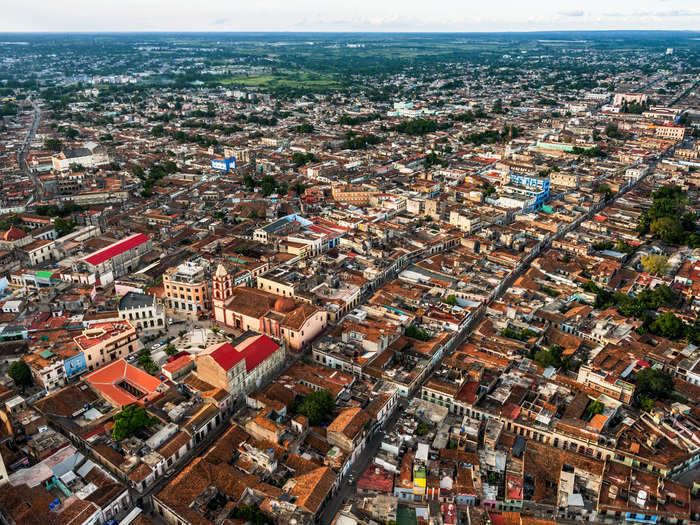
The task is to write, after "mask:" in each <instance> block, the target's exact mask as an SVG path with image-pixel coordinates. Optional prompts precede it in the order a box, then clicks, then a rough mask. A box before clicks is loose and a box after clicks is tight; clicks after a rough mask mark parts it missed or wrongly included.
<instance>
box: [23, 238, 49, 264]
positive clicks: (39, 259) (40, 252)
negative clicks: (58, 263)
mask: <svg viewBox="0 0 700 525" xmlns="http://www.w3.org/2000/svg"><path fill="white" fill-rule="evenodd" d="M53 248H54V241H50V240H48V239H37V240H35V241H33V242H31V243H30V244H27V245H26V246H23V247H22V251H24V253H26V254H27V257H28V258H29V263H30V264H31V265H32V266H37V265H39V264H41V263H44V262H47V261H50V260H51V259H53Z"/></svg>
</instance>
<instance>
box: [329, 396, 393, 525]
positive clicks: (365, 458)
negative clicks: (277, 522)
mask: <svg viewBox="0 0 700 525" xmlns="http://www.w3.org/2000/svg"><path fill="white" fill-rule="evenodd" d="M403 408H404V406H403V405H402V404H401V403H399V404H398V405H397V406H396V408H395V409H394V412H393V414H392V415H391V417H389V418H388V419H387V420H386V421H385V422H384V425H382V427H381V428H377V429H376V431H375V433H374V435H373V436H372V437H371V438H370V439H369V442H368V443H367V445H366V446H365V449H364V450H363V451H362V453H361V454H360V456H359V459H358V460H357V461H355V463H353V465H352V467H350V468H349V469H348V472H347V473H346V475H345V479H344V480H343V481H342V482H341V483H340V485H339V487H338V489H337V490H336V492H335V494H334V495H333V496H332V497H331V499H330V500H329V501H328V502H327V503H326V505H325V506H324V508H323V512H321V515H320V516H319V518H318V521H319V522H320V523H322V524H324V525H326V524H329V523H331V522H332V521H333V518H334V517H335V515H336V514H337V513H338V512H339V511H340V509H341V507H342V506H343V502H344V501H345V500H346V499H347V498H348V497H350V496H352V494H353V493H354V492H355V484H354V483H352V484H351V483H348V476H349V475H351V474H352V476H353V477H354V478H355V480H357V479H358V478H359V477H360V475H361V474H362V473H363V472H364V471H365V470H366V469H367V467H368V466H369V465H370V463H371V461H372V460H373V459H374V457H375V456H376V455H377V452H378V451H379V447H380V446H381V444H382V439H384V436H385V434H386V430H387V429H391V428H393V426H394V425H395V424H396V420H397V419H398V418H399V414H401V412H402V411H403Z"/></svg>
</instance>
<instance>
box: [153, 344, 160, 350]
mask: <svg viewBox="0 0 700 525" xmlns="http://www.w3.org/2000/svg"><path fill="white" fill-rule="evenodd" d="M159 348H160V343H156V344H154V345H153V346H152V347H151V350H158V349H159Z"/></svg>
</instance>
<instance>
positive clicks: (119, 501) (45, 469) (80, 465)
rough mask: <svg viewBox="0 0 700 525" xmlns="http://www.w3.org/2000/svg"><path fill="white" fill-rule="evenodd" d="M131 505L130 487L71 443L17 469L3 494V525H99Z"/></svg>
mask: <svg viewBox="0 0 700 525" xmlns="http://www.w3.org/2000/svg"><path fill="white" fill-rule="evenodd" d="M132 507H133V503H132V501H131V497H130V496H129V490H128V489H127V487H126V486H125V485H123V484H122V483H120V482H119V481H117V480H116V479H114V478H113V477H112V476H111V475H110V474H109V473H108V472H107V471H105V470H103V469H102V468H101V467H99V466H97V465H96V464H95V463H94V462H92V461H91V460H90V459H88V458H86V457H85V456H84V455H83V454H81V453H80V452H78V451H77V450H76V448H75V447H73V446H72V445H68V446H65V447H63V448H61V449H60V450H58V451H56V452H55V453H53V454H51V455H50V456H49V457H47V458H46V459H44V460H43V461H41V462H39V463H37V464H36V465H33V466H31V467H29V468H23V469H20V470H18V471H17V472H15V473H14V474H12V475H11V476H10V478H9V483H7V484H6V485H4V486H3V488H2V490H0V522H2V523H8V524H17V525H19V524H37V525H38V524H50V523H70V524H71V525H95V524H98V523H109V522H110V521H111V520H114V519H115V518H116V517H118V516H120V515H121V514H122V513H123V512H126V511H128V510H129V509H130V508H132Z"/></svg>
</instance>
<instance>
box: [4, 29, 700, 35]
mask: <svg viewBox="0 0 700 525" xmlns="http://www.w3.org/2000/svg"><path fill="white" fill-rule="evenodd" d="M171 33H176V34H219V35H220V34H324V35H332V34H375V35H376V34H380V35H381V34H412V35H469V34H535V33H698V34H700V30H696V29H532V30H492V31H477V30H474V31H415V30H414V31H412V30H391V29H385V30H338V31H326V30H306V31H297V30H264V29H260V30H237V31H236V30H233V31H215V30H211V31H210V30H181V29H170V30H166V29H154V30H136V29H124V30H103V31H0V35H104V34H108V35H115V34H171Z"/></svg>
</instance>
